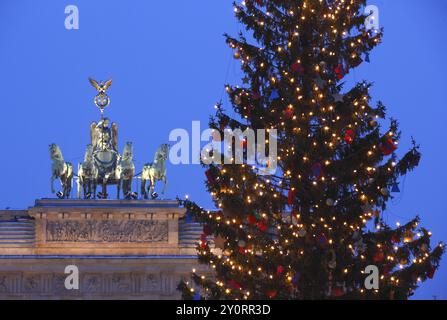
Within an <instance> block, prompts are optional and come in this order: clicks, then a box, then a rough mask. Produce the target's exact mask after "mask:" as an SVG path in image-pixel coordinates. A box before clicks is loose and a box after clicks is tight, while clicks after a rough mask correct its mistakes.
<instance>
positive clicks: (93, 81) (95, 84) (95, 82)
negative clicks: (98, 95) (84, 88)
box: [88, 78, 100, 91]
mask: <svg viewBox="0 0 447 320" xmlns="http://www.w3.org/2000/svg"><path fill="white" fill-rule="evenodd" d="M88 81H90V83H91V85H92V86H93V87H94V88H95V89H96V90H97V91H99V90H100V86H99V84H98V82H97V81H96V80H94V79H92V78H88Z"/></svg>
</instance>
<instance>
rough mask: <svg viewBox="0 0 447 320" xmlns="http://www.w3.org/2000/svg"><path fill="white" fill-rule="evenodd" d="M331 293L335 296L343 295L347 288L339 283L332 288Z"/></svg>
mask: <svg viewBox="0 0 447 320" xmlns="http://www.w3.org/2000/svg"><path fill="white" fill-rule="evenodd" d="M331 294H332V296H333V297H335V298H340V297H343V296H344V295H345V289H344V288H343V287H342V286H340V285H337V286H335V287H333V288H332V292H331Z"/></svg>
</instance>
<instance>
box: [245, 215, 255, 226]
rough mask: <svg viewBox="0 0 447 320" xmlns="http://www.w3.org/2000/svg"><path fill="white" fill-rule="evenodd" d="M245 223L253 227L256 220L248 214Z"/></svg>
mask: <svg viewBox="0 0 447 320" xmlns="http://www.w3.org/2000/svg"><path fill="white" fill-rule="evenodd" d="M247 221H248V223H249V224H251V225H254V224H256V221H257V219H256V217H255V216H254V215H253V214H249V215H248V217H247Z"/></svg>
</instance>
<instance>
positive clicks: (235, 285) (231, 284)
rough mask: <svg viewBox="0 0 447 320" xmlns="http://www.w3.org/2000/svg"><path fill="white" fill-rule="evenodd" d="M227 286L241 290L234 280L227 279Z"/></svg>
mask: <svg viewBox="0 0 447 320" xmlns="http://www.w3.org/2000/svg"><path fill="white" fill-rule="evenodd" d="M228 286H229V287H231V288H233V289H237V290H241V288H242V287H241V285H240V284H239V283H237V282H236V281H234V280H230V281H228Z"/></svg>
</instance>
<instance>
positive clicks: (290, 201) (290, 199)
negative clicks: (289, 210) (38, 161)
mask: <svg viewBox="0 0 447 320" xmlns="http://www.w3.org/2000/svg"><path fill="white" fill-rule="evenodd" d="M295 195H296V192H295V190H289V194H288V195H287V204H288V205H289V206H291V205H292V204H293V203H294V202H295Z"/></svg>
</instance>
